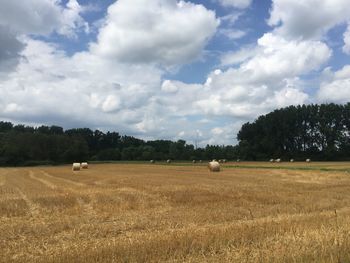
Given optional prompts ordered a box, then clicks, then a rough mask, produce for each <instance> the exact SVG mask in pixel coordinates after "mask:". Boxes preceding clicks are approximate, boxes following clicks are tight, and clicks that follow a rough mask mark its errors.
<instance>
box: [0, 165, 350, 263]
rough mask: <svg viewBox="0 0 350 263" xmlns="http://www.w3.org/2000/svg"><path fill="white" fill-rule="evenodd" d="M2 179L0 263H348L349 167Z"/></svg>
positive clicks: (59, 173) (146, 169)
mask: <svg viewBox="0 0 350 263" xmlns="http://www.w3.org/2000/svg"><path fill="white" fill-rule="evenodd" d="M222 167H223V170H222V171H221V172H219V173H210V172H208V170H207V167H206V164H205V163H203V164H193V163H186V164H181V163H171V164H166V163H156V164H149V163H147V164H142V163H128V164H123V163H116V164H91V165H89V169H87V170H82V171H79V172H72V171H71V166H68V165H67V166H59V167H34V168H33V167H31V168H16V169H15V168H0V233H1V235H0V251H1V257H0V262H84V263H89V262H350V174H349V171H350V163H313V162H312V163H309V164H306V163H298V162H295V163H283V162H282V163H280V164H270V163H267V162H266V163H258V162H254V163H245V162H241V163H239V164H238V163H226V164H223V165H222Z"/></svg>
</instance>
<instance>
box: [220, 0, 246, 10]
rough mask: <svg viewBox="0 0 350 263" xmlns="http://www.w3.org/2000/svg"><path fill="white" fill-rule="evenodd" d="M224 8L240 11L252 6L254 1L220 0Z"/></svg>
mask: <svg viewBox="0 0 350 263" xmlns="http://www.w3.org/2000/svg"><path fill="white" fill-rule="evenodd" d="M218 1H219V2H220V3H221V4H222V5H223V6H226V7H235V8H239V9H244V8H247V7H249V6H250V5H251V3H252V0H218Z"/></svg>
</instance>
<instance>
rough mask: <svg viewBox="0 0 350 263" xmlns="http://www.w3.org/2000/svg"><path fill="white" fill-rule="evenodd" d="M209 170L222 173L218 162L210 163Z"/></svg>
mask: <svg viewBox="0 0 350 263" xmlns="http://www.w3.org/2000/svg"><path fill="white" fill-rule="evenodd" d="M208 169H209V171H211V172H220V164H219V163H218V162H216V161H215V162H214V161H212V162H209V163H208Z"/></svg>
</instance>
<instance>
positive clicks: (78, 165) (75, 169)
mask: <svg viewBox="0 0 350 263" xmlns="http://www.w3.org/2000/svg"><path fill="white" fill-rule="evenodd" d="M72 171H80V163H73V165H72Z"/></svg>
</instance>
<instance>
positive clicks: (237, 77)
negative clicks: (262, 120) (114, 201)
mask: <svg viewBox="0 0 350 263" xmlns="http://www.w3.org/2000/svg"><path fill="white" fill-rule="evenodd" d="M315 8H317V12H315ZM349 18H350V5H349V4H348V0H308V1H305V0H207V1H200V0H193V1H177V0H118V1H112V0H108V1H107V0H106V1H92V0H62V1H54V0H27V1H26V2H24V3H23V1H19V0H13V1H6V0H0V90H1V92H2V96H1V98H0V115H1V116H0V119H2V120H9V121H12V122H14V123H26V124H30V125H42V124H44V125H53V124H55V125H61V126H63V127H64V128H71V127H90V128H92V129H95V128H98V129H102V130H105V131H106V130H113V131H119V132H120V133H122V134H128V135H134V136H137V137H140V138H144V139H172V140H177V139H185V140H187V141H188V142H189V143H193V142H194V141H198V142H199V144H200V145H206V144H208V143H209V144H235V143H236V140H235V136H236V133H237V132H238V130H239V128H240V127H241V125H242V124H243V123H244V122H247V121H252V120H254V119H255V118H256V117H258V116H259V115H261V114H265V113H267V112H269V111H271V110H274V109H276V108H280V107H285V106H288V105H297V104H303V103H327V102H335V103H346V102H348V101H349V100H350V85H349V84H350V65H349V64H350V63H349V62H350V61H349V54H350V19H349Z"/></svg>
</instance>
